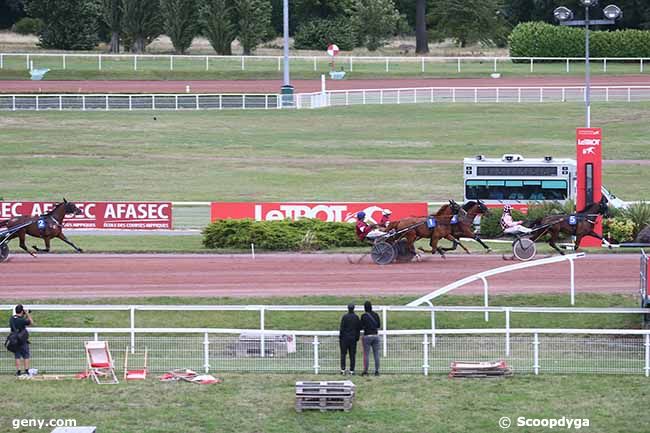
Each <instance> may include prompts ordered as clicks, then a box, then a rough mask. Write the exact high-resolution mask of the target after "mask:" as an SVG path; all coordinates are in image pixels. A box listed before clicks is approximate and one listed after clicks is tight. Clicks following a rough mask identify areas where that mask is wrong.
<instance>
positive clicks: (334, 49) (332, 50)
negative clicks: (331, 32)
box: [327, 44, 339, 57]
mask: <svg viewBox="0 0 650 433" xmlns="http://www.w3.org/2000/svg"><path fill="white" fill-rule="evenodd" d="M327 54H328V55H330V56H331V57H334V56H336V55H338V54H339V47H338V45H336V44H329V45H328V46H327Z"/></svg>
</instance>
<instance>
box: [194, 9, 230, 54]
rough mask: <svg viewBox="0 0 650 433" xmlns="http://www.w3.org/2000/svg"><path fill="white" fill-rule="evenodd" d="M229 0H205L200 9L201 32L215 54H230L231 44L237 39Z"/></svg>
mask: <svg viewBox="0 0 650 433" xmlns="http://www.w3.org/2000/svg"><path fill="white" fill-rule="evenodd" d="M229 4H230V0H205V2H204V3H203V5H202V7H201V21H202V23H203V31H204V33H205V36H206V37H207V38H208V40H209V41H210V45H212V48H214V50H215V51H216V52H217V54H222V55H230V54H232V48H231V44H232V41H234V40H235V38H236V37H237V32H236V29H235V25H234V23H233V21H234V17H233V9H232V7H231V6H230V5H229Z"/></svg>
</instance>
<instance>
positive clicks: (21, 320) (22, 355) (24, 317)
mask: <svg viewBox="0 0 650 433" xmlns="http://www.w3.org/2000/svg"><path fill="white" fill-rule="evenodd" d="M14 310H15V314H14V315H13V316H11V318H10V319H9V328H11V332H16V333H19V332H21V331H23V330H25V331H26V329H25V328H27V327H28V326H30V325H33V324H34V320H33V319H32V316H31V314H30V312H29V311H27V310H25V308H24V307H23V306H22V304H18V305H16V308H15V309H14ZM24 334H25V338H24V339H23V341H21V344H20V346H18V349H17V350H16V352H15V353H14V358H15V359H16V376H20V375H21V373H20V364H21V362H22V364H23V368H24V370H25V373H24V374H27V375H28V374H29V358H30V354H29V340H28V337H29V334H28V333H27V332H25V333H24Z"/></svg>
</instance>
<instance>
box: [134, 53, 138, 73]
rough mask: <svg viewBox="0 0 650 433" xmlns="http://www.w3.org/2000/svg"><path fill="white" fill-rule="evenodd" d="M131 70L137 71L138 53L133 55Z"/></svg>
mask: <svg viewBox="0 0 650 433" xmlns="http://www.w3.org/2000/svg"><path fill="white" fill-rule="evenodd" d="M133 70H134V71H137V70H138V55H137V54H136V55H135V56H133Z"/></svg>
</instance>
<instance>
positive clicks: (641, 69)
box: [639, 59, 643, 73]
mask: <svg viewBox="0 0 650 433" xmlns="http://www.w3.org/2000/svg"><path fill="white" fill-rule="evenodd" d="M639 68H640V69H639V72H641V73H643V59H641V64H640V66H639Z"/></svg>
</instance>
